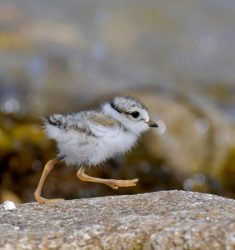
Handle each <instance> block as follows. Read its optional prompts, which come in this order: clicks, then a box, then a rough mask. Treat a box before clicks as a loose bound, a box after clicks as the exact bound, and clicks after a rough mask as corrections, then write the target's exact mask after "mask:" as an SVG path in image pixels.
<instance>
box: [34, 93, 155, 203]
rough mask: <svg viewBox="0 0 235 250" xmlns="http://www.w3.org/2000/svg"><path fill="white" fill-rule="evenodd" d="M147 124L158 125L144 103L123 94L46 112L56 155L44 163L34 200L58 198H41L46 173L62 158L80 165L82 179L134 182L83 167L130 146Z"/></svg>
mask: <svg viewBox="0 0 235 250" xmlns="http://www.w3.org/2000/svg"><path fill="white" fill-rule="evenodd" d="M150 127H158V125H157V123H156V122H154V121H152V120H150V119H149V114H148V109H147V108H146V107H145V106H144V104H142V103H141V102H140V101H138V100H136V99H134V98H131V97H123V96H118V97H115V98H114V99H113V100H112V101H111V102H106V103H104V104H103V105H102V106H101V108H100V109H97V110H89V111H81V112H78V113H72V114H53V115H51V116H49V117H48V118H47V119H46V120H45V131H46V134H47V135H48V137H49V138H51V139H54V140H55V141H56V143H57V148H58V155H57V157H56V158H55V159H53V160H50V161H48V162H47V164H46V165H45V167H44V170H43V173H42V176H41V179H40V182H39V184H38V187H37V189H36V191H35V193H34V197H35V199H36V201H38V202H40V203H47V202H53V201H58V200H61V199H46V198H43V197H42V196H41V192H42V188H43V185H44V182H45V179H46V177H47V175H48V174H49V173H50V172H51V170H52V169H53V168H54V166H55V165H56V164H57V163H58V162H60V161H62V160H63V161H64V162H65V163H66V164H67V165H76V166H79V167H80V168H79V170H78V171H77V177H78V178H79V179H80V180H82V181H89V182H97V183H102V184H105V185H108V186H110V187H111V188H113V189H118V188H119V187H131V186H135V185H136V183H137V181H138V179H132V180H114V179H101V178H96V177H92V176H89V175H87V174H85V169H86V167H88V166H95V165H98V164H101V163H102V162H104V161H105V160H107V159H110V158H112V157H113V156H115V155H116V154H122V153H125V152H126V151H128V150H130V149H131V148H132V147H133V146H134V145H135V143H136V142H137V140H138V138H139V137H140V135H141V134H142V133H143V132H145V131H147V130H148V129H149V128H150Z"/></svg>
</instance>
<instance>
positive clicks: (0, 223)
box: [0, 191, 235, 250]
mask: <svg viewBox="0 0 235 250" xmlns="http://www.w3.org/2000/svg"><path fill="white" fill-rule="evenodd" d="M0 235H1V237H0V249H204V250H205V249H235V201H234V200H231V199H226V198H222V197H218V196H215V195H211V194H202V193H192V192H183V191H163V192H156V193H146V194H139V195H132V196H128V195H126V196H110V197H101V198H92V199H80V200H71V201H65V202H60V203H56V204H47V205H39V204H37V203H28V204H23V205H18V206H17V209H16V210H12V211H9V210H8V211H0Z"/></svg>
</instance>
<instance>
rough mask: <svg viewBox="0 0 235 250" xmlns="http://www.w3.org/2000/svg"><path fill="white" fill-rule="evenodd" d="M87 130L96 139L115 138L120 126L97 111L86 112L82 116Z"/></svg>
mask: <svg viewBox="0 0 235 250" xmlns="http://www.w3.org/2000/svg"><path fill="white" fill-rule="evenodd" d="M84 116H85V118H84V120H86V123H87V125H88V127H89V129H90V130H91V131H92V134H94V135H95V136H97V137H102V136H110V137H112V136H116V135H118V133H119V132H120V130H121V124H120V123H119V122H118V121H116V120H114V119H113V118H111V117H109V116H107V115H105V114H104V113H102V112H99V111H87V112H85V114H84Z"/></svg>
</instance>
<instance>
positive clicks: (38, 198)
mask: <svg viewBox="0 0 235 250" xmlns="http://www.w3.org/2000/svg"><path fill="white" fill-rule="evenodd" d="M34 197H35V200H36V201H37V202H39V203H41V204H46V203H56V202H60V201H64V199H63V198H55V199H46V198H44V197H42V196H41V195H37V194H35V195H34Z"/></svg>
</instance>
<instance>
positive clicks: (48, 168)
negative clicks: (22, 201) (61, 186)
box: [34, 159, 63, 203]
mask: <svg viewBox="0 0 235 250" xmlns="http://www.w3.org/2000/svg"><path fill="white" fill-rule="evenodd" d="M58 162H59V160H58V159H53V160H50V161H48V162H47V163H46V165H45V167H44V169H43V172H42V176H41V179H40V181H39V184H38V186H37V189H36V191H35V193H34V197H35V200H36V201H37V202H39V203H50V202H57V201H61V200H63V199H61V198H59V199H46V198H43V197H42V196H41V192H42V188H43V185H44V183H45V180H46V177H47V176H48V174H49V173H50V172H51V170H52V169H53V168H54V166H55V165H56V163H58Z"/></svg>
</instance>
